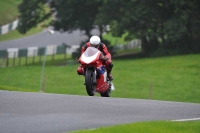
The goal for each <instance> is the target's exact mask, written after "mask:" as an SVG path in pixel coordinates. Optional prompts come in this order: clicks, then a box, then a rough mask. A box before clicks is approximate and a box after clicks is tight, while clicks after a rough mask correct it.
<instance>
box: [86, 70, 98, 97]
mask: <svg viewBox="0 0 200 133" xmlns="http://www.w3.org/2000/svg"><path fill="white" fill-rule="evenodd" d="M85 86H86V91H87V94H88V95H89V96H94V95H95V91H96V84H95V83H93V72H92V71H91V70H87V71H86V74H85Z"/></svg>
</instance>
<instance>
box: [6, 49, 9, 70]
mask: <svg viewBox="0 0 200 133" xmlns="http://www.w3.org/2000/svg"><path fill="white" fill-rule="evenodd" d="M6 66H7V67H8V66H9V58H8V51H7V55H6Z"/></svg>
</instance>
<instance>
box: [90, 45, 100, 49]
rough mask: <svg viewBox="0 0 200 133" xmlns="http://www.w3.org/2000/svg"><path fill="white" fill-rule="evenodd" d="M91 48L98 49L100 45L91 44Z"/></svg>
mask: <svg viewBox="0 0 200 133" xmlns="http://www.w3.org/2000/svg"><path fill="white" fill-rule="evenodd" d="M90 46H91V47H94V48H98V46H99V44H97V45H96V44H90Z"/></svg>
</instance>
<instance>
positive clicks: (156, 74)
mask: <svg viewBox="0 0 200 133" xmlns="http://www.w3.org/2000/svg"><path fill="white" fill-rule="evenodd" d="M199 60H200V55H185V56H174V57H162V58H150V59H135V60H117V59H116V60H113V63H114V68H113V76H114V81H113V83H114V87H115V90H114V91H113V92H112V95H111V96H112V97H123V98H138V99H154V100H167V101H180V102H195V103H200V97H199V94H200V90H199V86H200V83H199V79H200V73H199V72H200V62H199ZM60 61H61V62H63V63H61V64H59V63H58V62H57V63H50V62H49V63H48V62H47V64H46V67H45V71H44V75H45V76H44V77H45V79H44V80H45V85H44V86H45V87H43V90H44V91H45V92H47V93H61V94H75V95H87V93H86V90H85V86H84V85H83V83H84V77H83V76H78V75H77V74H76V69H77V67H78V66H79V64H71V63H67V61H65V60H60ZM67 64H68V65H67ZM41 71H42V62H41V63H39V64H35V65H30V66H16V67H7V68H0V73H1V76H0V85H2V86H9V87H16V88H25V89H28V90H32V91H39V89H40V78H41ZM96 96H99V94H96Z"/></svg>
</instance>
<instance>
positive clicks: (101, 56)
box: [99, 53, 108, 61]
mask: <svg viewBox="0 0 200 133" xmlns="http://www.w3.org/2000/svg"><path fill="white" fill-rule="evenodd" d="M99 59H100V60H104V61H107V60H108V58H107V57H106V56H104V55H103V53H101V55H100V58H99Z"/></svg>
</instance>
